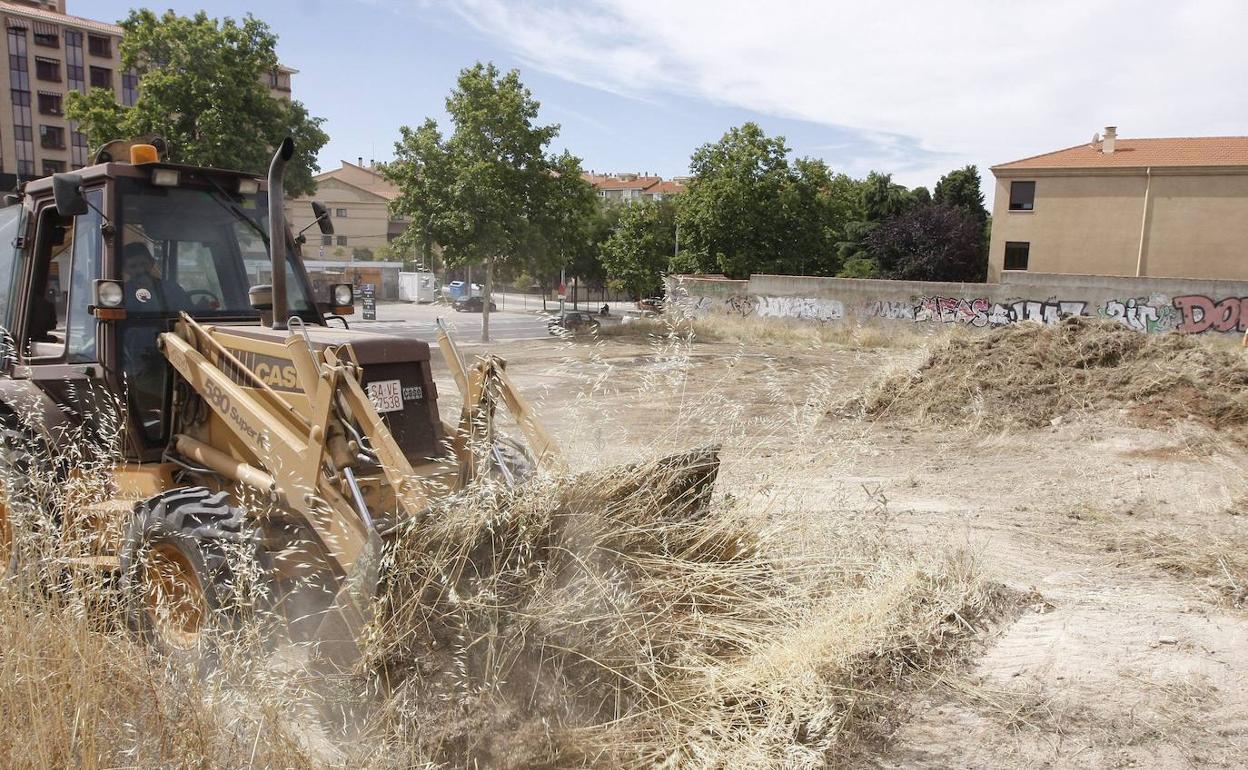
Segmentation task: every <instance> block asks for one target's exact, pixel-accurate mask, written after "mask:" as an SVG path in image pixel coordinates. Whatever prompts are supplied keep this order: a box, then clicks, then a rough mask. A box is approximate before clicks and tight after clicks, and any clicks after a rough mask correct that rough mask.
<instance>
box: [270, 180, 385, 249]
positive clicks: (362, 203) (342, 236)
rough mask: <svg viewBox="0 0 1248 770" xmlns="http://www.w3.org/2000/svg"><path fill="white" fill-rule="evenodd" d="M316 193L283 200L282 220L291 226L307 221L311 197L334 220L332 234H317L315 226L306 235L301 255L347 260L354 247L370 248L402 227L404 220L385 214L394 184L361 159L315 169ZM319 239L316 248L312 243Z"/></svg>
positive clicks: (376, 245)
mask: <svg viewBox="0 0 1248 770" xmlns="http://www.w3.org/2000/svg"><path fill="white" fill-rule="evenodd" d="M313 179H315V180H316V192H315V193H314V194H312V195H308V196H303V197H300V198H292V199H288V200H287V201H286V219H287V221H288V222H290V224H291V227H293V228H294V229H295V230H296V231H298V230H302V229H303V228H305V227H308V225H310V224H312V206H311V201H314V200H315V201H319V202H321V203H323V204H325V207H326V208H327V209H328V210H329V215H330V218H331V220H332V221H333V224H334V234H333V235H321V232H320V230H318V229H317V228H315V227H312V228H309V229H308V231H307V233H306V235H307V238H308V244H309V246H307V247H305V248H304V254H305V255H308V256H315V257H319V258H321V259H335V258H337V259H348V258H350V257H351V255H352V254H353V253H354V251H355V249H359V248H366V249H368V250H370V251H372V252H376V250H377V249H378V248H379V247H381V246H384V245H386V244H388V243H390V242H391V241H393V240H394V239H395V238H397V237H399V235H400V234H401V233H402V232H403V230H404V228H406V227H407V222H406V220H403V219H395V218H393V217H391V216H390V201H392V200H394V199H395V198H397V197H398V195H399V191H398V189H397V188H396V187H395V186H394V185H393V184H392V183H391V182H390V181H389V180H387V179H386V178H385V177H383V176H382V175H381V174H379V173H377V171H376V170H374V169H373V168H372V166H366V165H364V159H363V158H359V159H357V162H356V163H351V162H349V161H345V160H344V161H342V162H341V165H340V166H339V168H336V169H334V170H332V171H326V172H325V173H323V174H318V175H316V176H315V177H313ZM318 244H319V248H318Z"/></svg>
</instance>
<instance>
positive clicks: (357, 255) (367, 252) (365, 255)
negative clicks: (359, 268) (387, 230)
mask: <svg viewBox="0 0 1248 770" xmlns="http://www.w3.org/2000/svg"><path fill="white" fill-rule="evenodd" d="M351 258H352V259H354V260H355V261H356V262H372V261H373V259H374V257H373V250H372V249H370V248H368V247H367V246H356V247H355V248H353V249H351Z"/></svg>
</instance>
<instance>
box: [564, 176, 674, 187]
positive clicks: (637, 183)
mask: <svg viewBox="0 0 1248 770" xmlns="http://www.w3.org/2000/svg"><path fill="white" fill-rule="evenodd" d="M629 176H631V174H630V175H629ZM581 177H582V178H583V179H584V180H585V181H586V182H589V183H590V184H592V185H593V186H594V187H597V188H598V189H599V190H649V189H650V188H651V187H653V186H654V185H656V184H658V183H660V182H662V181H663V177H659V176H641V175H638V176H636V177H634V178H632V179H622V178H621V177H619V176H618V175H616V174H581Z"/></svg>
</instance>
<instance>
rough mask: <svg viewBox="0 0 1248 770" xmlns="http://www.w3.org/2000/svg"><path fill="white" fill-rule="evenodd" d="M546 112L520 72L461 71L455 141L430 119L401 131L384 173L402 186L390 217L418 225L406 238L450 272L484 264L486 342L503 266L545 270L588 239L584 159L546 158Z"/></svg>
mask: <svg viewBox="0 0 1248 770" xmlns="http://www.w3.org/2000/svg"><path fill="white" fill-rule="evenodd" d="M539 107H540V104H539V103H538V101H537V100H536V99H534V98H533V95H532V93H530V92H529V90H528V89H527V88H526V87H525V86H524V84H523V83H522V82H521V81H520V74H519V72H517V71H516V70H511V71H509V72H507V73H500V72H499V70H498V68H497V67H495V66H494V64H481V63H479V62H478V63H477V64H476V65H474V66H472V67H468V68H466V69H464V70H461V71H460V73H459V77H458V79H457V80H456V84H455V88H454V89H453V90H452V91H451V94H450V95H449V96H448V97H447V99H446V111H447V113H448V114H449V115H450V119H451V124H452V126H453V130H452V132H451V134H450V135H449V136H443V135H442V133H441V132H440V131H439V129H438V125H437V122H436V121H434V120H433V119H432V118H429V119H426V120H425V122H424V123H423V124H421V126H420V127H419V128H417V129H410V128H407V127H404V128H402V129H401V136H400V139H399V141H398V142H397V143H396V144H395V159H394V161H392V162H391V163H389V164H387V165H386V166H385V167H384V168H383V171H382V173H383V174H384V175H385V176H386V177H387V178H388V179H390V180H391V181H392V182H394V183H395V185H396V186H397V187H398V188H399V197H398V198H396V199H395V200H394V201H393V202H392V203H391V212H392V213H393V214H394V215H396V216H403V217H408V218H409V219H410V220H411V221H412V226H411V227H410V228H408V230H407V231H406V232H405V233H404V234H403V235H402V236H401V237H400V239H401V240H405V241H409V242H411V243H412V244H413V245H417V246H420V247H421V248H422V249H428V248H429V245H430V244H431V243H435V242H436V243H437V244H439V245H440V246H441V247H442V249H443V252H442V254H443V259H444V260H445V261H446V263H447V264H448V265H464V264H473V263H477V262H484V263H485V266H486V280H485V285H486V294H487V302H486V303H485V308H486V310H485V312H484V314H483V316H484V317H483V324H482V338H483V339H488V338H489V302H488V295H489V292H490V290H491V284H492V276H493V269H494V264H495V262H502V263H506V264H507V265H508V266H509V267H510V268H511V270H512V272H517V273H518V272H519V271H521V270H525V271H527V272H530V273H540V272H544V270H545V269H547V268H548V267H549V266H550V265H551V264H552V263H555V262H560V261H567V260H570V259H571V258H572V257H573V256H574V255H575V253H576V252H577V250H578V249H580V248H582V247H583V246H584V243H583V242H584V241H585V240H586V239H587V237H588V236H587V234H586V232H587V226H588V225H587V223H588V221H589V219H590V217H591V216H592V213H593V205H594V200H595V198H594V192H593V189H592V188H591V187H590V186H589V184H588V183H587V182H585V181H584V180H583V179H582V178H581V165H580V160H579V159H578V158H576V157H575V156H573V155H570V154H568V153H563V154H562V155H557V156H556V155H552V154H549V153H548V149H547V148H548V146H549V145H550V143H551V141H553V140H554V138H555V137H556V136H558V134H559V126H558V125H555V124H551V125H541V124H539V123H538V122H537V118H538V110H539Z"/></svg>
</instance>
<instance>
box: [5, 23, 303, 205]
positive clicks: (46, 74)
mask: <svg viewBox="0 0 1248 770" xmlns="http://www.w3.org/2000/svg"><path fill="white" fill-rule="evenodd" d="M0 19H3V22H4V45H5V49H4V50H5V53H6V54H7V55H6V56H4V57H3V60H2V61H3V63H2V64H0V67H4V68H5V69H6V71H7V72H6V74H7V75H8V77H7V80H8V82H9V96H10V98H8V99H0V189H4V190H12V189H14V188H15V186H16V185H17V184H18V183H19V182H20V181H26V180H29V179H34V178H37V177H41V176H47V175H49V174H55V173H58V172H61V171H66V170H71V169H76V168H81V167H83V166H85V165H89V164H90V162H91V157H90V153H91V148H90V147H88V143H87V137H86V135H85V134H83V133H82V132H80V131H78V130H77V126H75V125H74V124H72V123H70V122H69V121H67V120H66V119H65V97H66V95H67V94H68V93H69V92H70V91H80V92H84V93H85V92H86V90H87V89H88V88H106V89H108V90H110V91H113V92H114V93H115V94H116V95H117V101H118V102H120V103H121V104H124V105H127V106H129V105H132V104H134V103H135V101H137V100H138V97H139V88H138V84H139V78H138V75H137V74H135V73H133V72H126V71H123V70H122V68H121V50H120V49H121V45H120V43H121V36H122V31H123V30H122V29H121V27H119V26H117V25H116V24H109V23H106V22H102V21H94V20H92V19H86V18H82V17H80V16H71V15H69V14H68V13H66V10H65V0H0ZM295 72H296V71H295V70H293V69H290V68H289V67H284V66H279V67H278V68H277V69H275V70H274V71H273V72H271V73H266V74H265V76H264V83H265V85H266V86H268V87H269V90H270V92H271V93H272V95H273V96H274V98H278V99H285V100H287V101H289V99H290V79H291V75H293V74H295Z"/></svg>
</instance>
